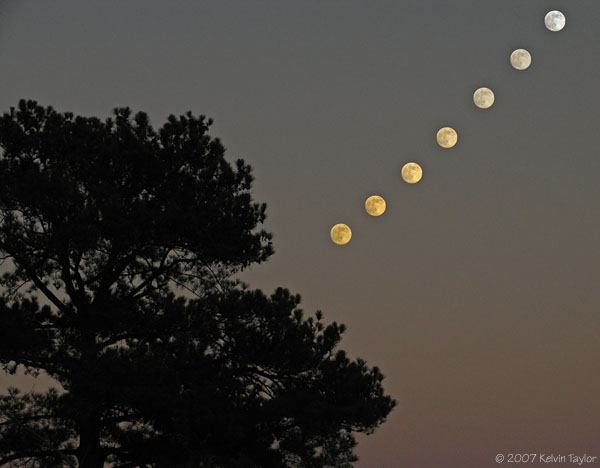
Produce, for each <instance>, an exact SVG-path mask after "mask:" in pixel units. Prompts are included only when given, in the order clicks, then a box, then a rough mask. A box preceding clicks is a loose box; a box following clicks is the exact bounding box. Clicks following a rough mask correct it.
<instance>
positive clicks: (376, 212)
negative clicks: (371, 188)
mask: <svg viewBox="0 0 600 468" xmlns="http://www.w3.org/2000/svg"><path fill="white" fill-rule="evenodd" d="M385 207H386V205H385V200H384V199H383V198H382V197H380V196H379V195H371V196H370V197H369V198H367V201H365V210H367V213H369V214H370V215H371V216H381V215H382V214H383V213H385Z"/></svg>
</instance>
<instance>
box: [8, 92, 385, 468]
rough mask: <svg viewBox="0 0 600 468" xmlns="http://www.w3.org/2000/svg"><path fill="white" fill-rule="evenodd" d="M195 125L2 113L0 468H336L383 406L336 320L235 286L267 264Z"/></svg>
mask: <svg viewBox="0 0 600 468" xmlns="http://www.w3.org/2000/svg"><path fill="white" fill-rule="evenodd" d="M209 126H210V121H209V120H206V119H205V118H204V117H202V116H201V117H194V116H193V115H192V114H191V113H187V114H185V115H183V116H180V117H179V118H177V117H174V116H170V117H169V118H168V121H167V122H166V123H165V125H164V126H163V127H162V128H161V129H160V130H159V131H158V132H155V131H154V130H153V129H152V127H151V126H150V124H149V121H148V118H147V116H146V114H144V113H137V114H136V115H135V116H132V115H131V112H130V110H129V109H127V108H121V109H116V110H115V117H114V119H107V120H106V121H101V120H99V119H96V118H84V117H75V116H73V115H72V114H70V113H58V112H56V111H55V110H53V109H52V108H50V107H48V108H43V107H41V106H38V105H37V103H35V102H33V101H21V102H20V103H19V106H18V108H17V109H11V111H10V113H7V114H4V115H3V116H2V117H1V118H0V147H1V148H2V155H1V156H0V254H1V255H2V260H3V261H4V267H3V270H4V273H3V275H2V277H1V280H0V286H1V287H2V294H1V296H0V363H1V364H2V367H3V368H4V369H5V370H8V371H9V372H15V371H16V369H17V367H18V366H24V367H25V368H26V369H27V370H28V372H31V373H34V374H36V373H38V372H42V371H43V372H45V373H47V374H48V375H50V376H51V377H52V378H54V379H55V380H56V381H57V382H59V383H60V385H61V386H62V388H61V389H60V390H59V391H57V390H50V391H48V392H45V393H33V392H32V393H21V392H19V391H18V390H16V389H11V390H10V392H9V394H8V395H4V396H1V397H0V418H2V419H1V420H0V465H3V464H6V463H10V464H12V465H14V466H29V467H56V466H80V467H86V468H87V467H95V468H99V467H102V466H103V465H104V463H109V464H110V465H111V466H120V467H123V468H125V467H150V466H152V467H157V468H158V467H325V466H331V467H348V466H350V462H352V461H354V460H355V456H354V455H353V448H354V446H355V441H354V438H353V436H352V433H353V432H371V431H373V430H374V429H375V428H376V427H377V426H378V425H379V424H381V423H382V422H383V421H384V419H385V417H386V416H387V415H388V413H389V412H390V411H391V409H392V408H393V406H394V402H393V400H391V398H389V397H388V396H386V395H385V394H384V392H383V389H382V386H381V382H382V380H383V376H382V374H381V373H380V372H379V370H378V369H377V368H376V367H375V368H369V367H367V365H366V364H365V362H363V361H361V360H350V359H349V358H348V357H346V355H345V353H344V352H343V351H341V350H337V349H336V347H337V345H338V343H339V341H340V336H341V334H342V332H343V331H344V327H343V325H338V324H336V323H332V324H329V325H325V324H324V323H323V322H322V316H321V314H320V313H317V314H316V316H315V317H309V318H304V317H303V313H302V311H301V310H300V309H299V308H298V305H299V302H300V298H299V296H295V295H292V294H290V293H289V292H288V291H287V290H284V289H278V290H276V291H275V292H274V294H272V295H271V296H266V295H265V294H263V293H262V292H261V291H253V290H248V289H247V288H246V287H245V286H243V285H240V284H238V283H237V282H236V281H235V280H234V279H233V275H235V273H236V272H238V271H240V270H242V269H243V268H245V267H247V266H248V265H250V264H252V263H257V262H262V261H264V260H266V259H267V258H268V256H269V255H270V254H271V253H272V249H271V243H270V235H269V234H267V233H266V232H264V231H260V230H258V227H259V225H260V224H261V223H262V222H263V220H264V217H265V206H264V205H258V204H255V203H254V202H253V201H252V198H251V195H250V188H251V182H252V176H251V169H250V167H249V166H248V165H246V164H244V162H243V161H241V160H239V161H237V162H236V163H235V165H234V166H233V167H232V165H230V164H229V163H228V162H227V161H226V160H225V159H224V148H223V146H222V145H221V143H220V142H219V140H218V139H214V138H211V137H210V136H209V135H208V133H207V131H208V128H209Z"/></svg>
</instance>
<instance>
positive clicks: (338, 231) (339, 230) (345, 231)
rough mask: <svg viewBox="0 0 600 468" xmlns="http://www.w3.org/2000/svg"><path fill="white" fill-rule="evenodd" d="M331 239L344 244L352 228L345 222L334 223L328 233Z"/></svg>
mask: <svg viewBox="0 0 600 468" xmlns="http://www.w3.org/2000/svg"><path fill="white" fill-rule="evenodd" d="M329 235H330V236H331V240H332V241H333V242H335V243H336V244H338V245H344V244H347V243H348V242H350V239H351V238H352V230H351V229H350V228H349V227H348V226H347V225H346V224H336V225H335V226H333V227H332V228H331V232H330V233H329Z"/></svg>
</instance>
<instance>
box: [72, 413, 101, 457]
mask: <svg viewBox="0 0 600 468" xmlns="http://www.w3.org/2000/svg"><path fill="white" fill-rule="evenodd" d="M79 434H80V437H79V448H78V449H77V460H78V461H79V468H103V467H104V459H105V456H104V451H103V450H102V448H101V447H100V425H99V424H98V421H97V419H96V418H95V417H93V416H91V417H90V418H89V419H88V418H86V419H82V420H81V422H80V433H79Z"/></svg>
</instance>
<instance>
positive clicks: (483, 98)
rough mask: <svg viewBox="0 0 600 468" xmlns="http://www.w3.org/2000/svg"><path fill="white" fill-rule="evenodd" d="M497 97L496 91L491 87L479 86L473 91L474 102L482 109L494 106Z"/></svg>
mask: <svg viewBox="0 0 600 468" xmlns="http://www.w3.org/2000/svg"><path fill="white" fill-rule="evenodd" d="M495 99H496V98H495V96H494V92H493V91H492V90H491V89H490V88H479V89H478V90H477V91H475V92H474V93H473V102H474V103H475V105H476V106H477V107H479V108H480V109H488V108H490V107H492V104H494V100H495Z"/></svg>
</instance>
